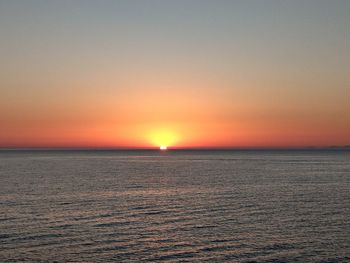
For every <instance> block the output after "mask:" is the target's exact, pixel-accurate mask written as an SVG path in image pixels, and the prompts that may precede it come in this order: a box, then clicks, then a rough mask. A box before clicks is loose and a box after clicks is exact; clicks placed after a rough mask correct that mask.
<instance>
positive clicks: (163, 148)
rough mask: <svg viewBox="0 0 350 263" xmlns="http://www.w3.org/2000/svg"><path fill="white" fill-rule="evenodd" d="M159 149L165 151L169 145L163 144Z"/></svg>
mask: <svg viewBox="0 0 350 263" xmlns="http://www.w3.org/2000/svg"><path fill="white" fill-rule="evenodd" d="M159 149H160V150H161V151H165V150H167V149H168V147H167V146H165V145H162V146H160V147H159Z"/></svg>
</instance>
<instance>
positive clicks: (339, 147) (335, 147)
mask: <svg viewBox="0 0 350 263" xmlns="http://www.w3.org/2000/svg"><path fill="white" fill-rule="evenodd" d="M349 149H350V145H330V146H280V147H276V146H274V147H269V146H257V147H254V146H252V147H231V146H228V147H168V149H167V151H206V150H207V151H215V150H216V151H243V150H349ZM40 150H42V151H159V150H160V149H159V147H67V146H62V147H45V146H44V147H41V146H34V147H0V151H40Z"/></svg>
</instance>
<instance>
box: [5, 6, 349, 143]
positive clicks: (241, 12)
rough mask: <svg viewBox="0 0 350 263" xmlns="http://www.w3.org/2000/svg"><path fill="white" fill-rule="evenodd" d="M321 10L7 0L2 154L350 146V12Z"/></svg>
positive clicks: (341, 9) (335, 9) (320, 7)
mask: <svg viewBox="0 0 350 263" xmlns="http://www.w3.org/2000/svg"><path fill="white" fill-rule="evenodd" d="M311 2H313V1H310V3H307V4H303V5H301V4H300V3H299V4H295V3H288V4H287V3H285V4H282V3H278V2H277V3H276V2H274V3H272V2H269V1H267V2H266V3H265V4H264V5H263V6H262V5H261V4H260V3H259V1H251V2H250V3H247V2H245V1H242V2H240V1H237V2H235V3H234V1H232V2H227V1H203V2H201V5H200V6H198V5H196V4H195V3H198V2H196V1H188V2H187V4H186V8H185V2H182V1H179V2H177V1H173V2H172V3H170V2H167V3H162V2H158V1H151V3H153V4H152V6H148V5H146V4H144V3H142V2H137V4H136V2H134V3H128V2H127V1H126V2H123V3H121V2H117V1H116V2H115V3H113V2H104V3H103V4H102V5H100V6H98V8H97V7H96V6H95V5H96V3H90V2H84V1H82V2H79V1H77V2H75V3H71V4H70V5H69V8H68V6H67V5H64V4H62V3H60V2H57V3H49V2H47V3H42V2H40V5H39V2H36V1H31V3H29V1H28V2H25V1H23V2H16V1H14V2H10V1H8V2H4V3H2V4H1V8H0V32H2V43H0V45H1V47H2V48H1V49H0V55H1V58H2V59H1V60H0V125H1V126H0V147H5V148H6V147H131V148H142V147H159V146H160V145H167V146H170V147H239V148H240V147H305V146H306V147H307V146H321V147H323V146H331V145H338V146H342V145H350V136H349V134H350V132H349V131H350V106H349V105H350V103H349V98H350V74H349V68H350V52H348V47H349V46H350V37H349V36H350V34H349V28H350V19H349V16H348V12H347V10H348V11H350V4H348V3H346V2H342V4H341V5H340V4H339V6H337V5H334V6H329V5H327V2H322V1H321V3H320V2H319V1H316V2H315V3H317V8H315V6H314V5H312V4H311ZM269 5H271V7H272V6H273V8H274V10H275V11H274V12H272V11H271V10H272V9H271V10H270V9H269V8H267V6H269ZM342 5H343V6H342ZM276 10H277V11H276ZM77 14H79V15H77ZM16 17H20V19H15V18H16Z"/></svg>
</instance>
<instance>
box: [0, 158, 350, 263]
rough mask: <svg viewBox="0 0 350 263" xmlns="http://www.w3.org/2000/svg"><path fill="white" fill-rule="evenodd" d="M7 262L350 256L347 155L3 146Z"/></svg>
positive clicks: (2, 243) (1, 210)
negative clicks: (13, 149) (54, 148)
mask: <svg viewBox="0 0 350 263" xmlns="http://www.w3.org/2000/svg"><path fill="white" fill-rule="evenodd" d="M0 261H1V262H21V261H22V262H54V261H57V262H157V261H159V262H350V152H348V151H187V152H184V151H168V152H158V151H0Z"/></svg>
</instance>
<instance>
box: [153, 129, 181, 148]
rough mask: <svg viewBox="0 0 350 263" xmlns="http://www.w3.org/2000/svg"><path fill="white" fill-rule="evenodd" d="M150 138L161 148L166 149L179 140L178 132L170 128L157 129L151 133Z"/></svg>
mask: <svg viewBox="0 0 350 263" xmlns="http://www.w3.org/2000/svg"><path fill="white" fill-rule="evenodd" d="M149 138H150V141H151V143H152V144H153V145H154V146H156V147H159V148H160V149H161V150H166V149H167V148H168V147H169V146H173V145H176V144H177V143H178V141H179V136H178V135H177V133H175V132H174V131H170V130H168V129H166V130H165V129H157V130H156V131H153V132H151V133H150V137H149Z"/></svg>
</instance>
